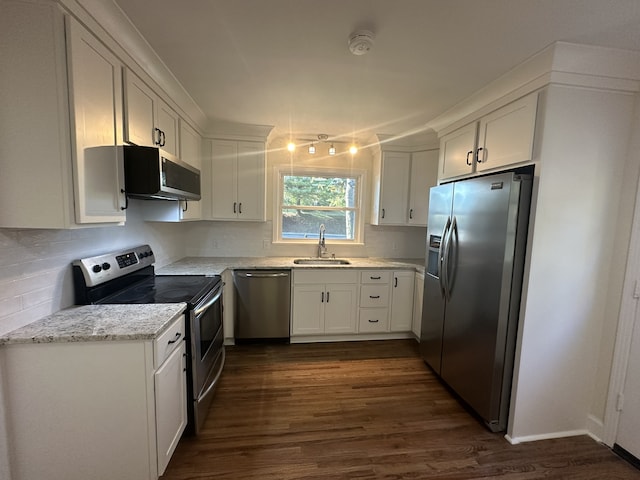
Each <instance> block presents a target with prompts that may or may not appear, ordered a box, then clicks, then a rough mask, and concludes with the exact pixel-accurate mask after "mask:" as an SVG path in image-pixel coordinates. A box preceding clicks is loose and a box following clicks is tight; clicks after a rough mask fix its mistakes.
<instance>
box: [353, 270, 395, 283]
mask: <svg viewBox="0 0 640 480" xmlns="http://www.w3.org/2000/svg"><path fill="white" fill-rule="evenodd" d="M390 278H391V272H390V271H389V270H365V271H364V272H362V273H361V274H360V282H361V283H389V279H390Z"/></svg>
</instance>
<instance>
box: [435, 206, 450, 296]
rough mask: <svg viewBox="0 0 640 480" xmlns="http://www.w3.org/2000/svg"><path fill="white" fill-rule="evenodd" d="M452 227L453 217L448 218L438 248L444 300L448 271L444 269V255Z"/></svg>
mask: <svg viewBox="0 0 640 480" xmlns="http://www.w3.org/2000/svg"><path fill="white" fill-rule="evenodd" d="M450 227H451V217H448V218H447V223H446V225H445V226H444V229H443V230H442V237H440V246H439V247H438V282H439V283H440V294H441V295H442V297H443V298H446V294H447V293H446V292H447V290H446V278H445V276H446V270H445V268H444V263H445V260H444V255H445V252H446V248H445V247H446V245H447V232H449V228H450Z"/></svg>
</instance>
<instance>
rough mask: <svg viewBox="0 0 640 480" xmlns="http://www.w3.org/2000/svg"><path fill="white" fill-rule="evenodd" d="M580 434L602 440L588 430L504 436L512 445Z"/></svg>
mask: <svg viewBox="0 0 640 480" xmlns="http://www.w3.org/2000/svg"><path fill="white" fill-rule="evenodd" d="M580 435H588V436H590V437H591V438H593V439H594V440H596V441H600V440H599V439H597V438H596V437H594V436H593V435H592V434H591V432H589V431H588V430H568V431H566V432H553V433H542V434H540V435H525V436H524V437H510V436H509V435H505V436H504V438H505V439H506V440H507V442H509V443H510V444H511V445H518V444H519V443H526V442H537V441H539V440H552V439H554V438H564V437H577V436H580Z"/></svg>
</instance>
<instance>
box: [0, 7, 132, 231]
mask: <svg viewBox="0 0 640 480" xmlns="http://www.w3.org/2000/svg"><path fill="white" fill-rule="evenodd" d="M0 9H1V11H0V57H1V58H2V59H3V62H6V65H10V66H11V68H7V69H5V70H3V72H2V75H0V104H1V105H2V115H0V144H2V154H1V155H0V171H1V172H2V175H0V191H2V200H1V201H0V226H2V227H14V228H73V227H78V226H82V225H90V224H105V223H121V222H123V221H124V220H125V211H124V210H122V207H124V206H125V198H124V194H123V193H122V189H123V188H124V176H123V165H122V155H121V151H120V150H119V148H118V145H121V144H122V77H121V75H122V73H121V72H122V65H121V63H120V62H119V60H118V59H117V58H116V57H115V56H114V55H113V54H112V53H111V52H110V50H108V49H107V48H106V47H105V46H104V45H103V44H102V43H101V42H100V41H99V40H98V39H97V38H96V37H94V36H93V35H92V34H91V33H90V32H88V31H87V30H86V29H85V28H84V27H82V26H81V25H80V24H79V23H78V22H76V21H75V20H74V19H72V18H70V17H65V15H64V13H63V12H62V10H61V9H60V7H59V6H58V5H57V4H56V3H53V2H38V3H32V2H2V3H1V4H0ZM65 24H66V25H65Z"/></svg>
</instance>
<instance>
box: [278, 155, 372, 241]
mask: <svg viewBox="0 0 640 480" xmlns="http://www.w3.org/2000/svg"><path fill="white" fill-rule="evenodd" d="M289 175H296V176H317V177H325V178H331V177H342V178H346V177H350V178H355V179H356V195H355V203H356V207H355V208H353V209H351V208H349V210H352V211H354V212H355V222H354V226H355V231H354V238H353V240H342V239H340V240H338V239H331V240H329V242H330V243H332V244H334V245H335V244H340V245H364V217H365V212H364V208H365V207H364V201H365V185H366V180H367V172H366V170H362V169H353V168H335V167H304V166H295V165H294V166H292V165H275V166H274V171H273V177H274V180H275V181H274V184H275V185H274V186H275V188H274V189H273V190H274V193H273V243H279V244H290V245H291V244H298V245H313V244H316V243H318V239H317V238H282V199H283V188H284V177H285V176H289ZM328 209H330V210H346V209H344V208H341V207H330V208H319V209H318V210H328Z"/></svg>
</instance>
